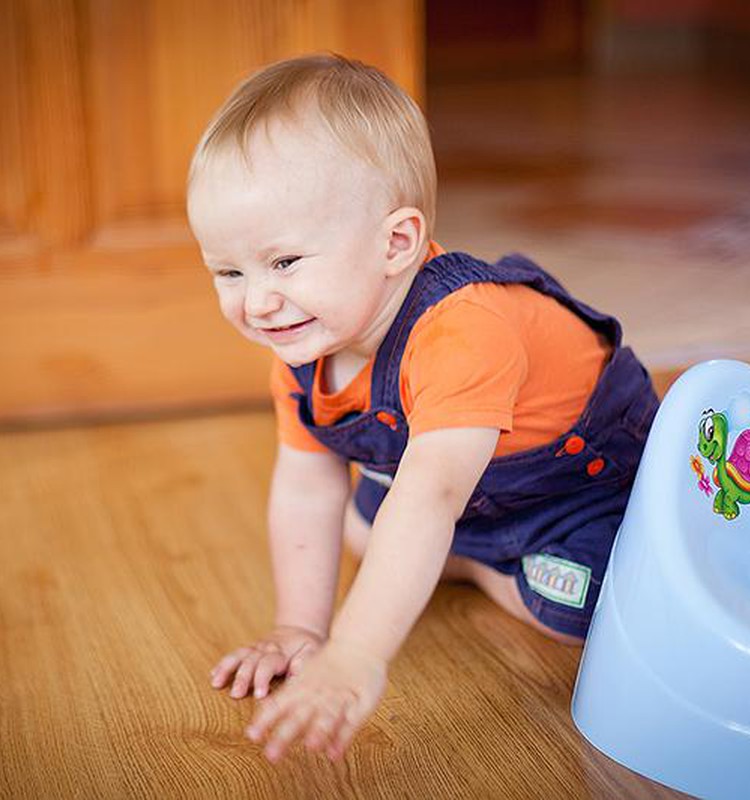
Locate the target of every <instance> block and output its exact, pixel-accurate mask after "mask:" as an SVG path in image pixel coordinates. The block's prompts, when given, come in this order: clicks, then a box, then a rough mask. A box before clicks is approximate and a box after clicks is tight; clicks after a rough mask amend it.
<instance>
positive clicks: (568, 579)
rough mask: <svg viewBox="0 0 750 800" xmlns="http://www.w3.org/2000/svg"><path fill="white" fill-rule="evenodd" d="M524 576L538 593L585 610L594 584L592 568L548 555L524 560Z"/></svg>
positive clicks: (538, 554)
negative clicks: (589, 592) (590, 585)
mask: <svg viewBox="0 0 750 800" xmlns="http://www.w3.org/2000/svg"><path fill="white" fill-rule="evenodd" d="M522 563H523V574H524V575H525V576H526V580H527V581H528V584H529V586H530V587H531V588H532V589H533V590H534V591H535V592H536V593H537V594H540V595H542V597H546V598H547V599H548V600H554V602H556V603H562V604H563V605H566V606H573V607H574V608H583V606H584V603H585V602H586V594H587V592H588V590H589V583H590V582H591V568H590V567H586V566H584V565H583V564H575V563H574V562H573V561H566V560H565V559H564V558H557V557H556V556H550V555H547V554H546V553H534V555H530V556H524V557H523V559H522Z"/></svg>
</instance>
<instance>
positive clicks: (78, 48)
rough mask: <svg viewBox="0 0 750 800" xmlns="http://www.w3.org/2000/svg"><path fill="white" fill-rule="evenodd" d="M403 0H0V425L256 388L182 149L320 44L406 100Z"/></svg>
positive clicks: (259, 357) (414, 63) (262, 373)
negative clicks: (217, 279) (207, 247)
mask: <svg viewBox="0 0 750 800" xmlns="http://www.w3.org/2000/svg"><path fill="white" fill-rule="evenodd" d="M421 15H422V9H421V4H420V2H416V1H415V0H372V2H368V3H366V4H364V3H363V4H358V3H350V2H348V1H347V0H273V1H272V0H244V1H243V2H240V0H220V1H218V2H217V0H192V1H191V2H186V1H185V0H26V1H25V2H24V1H23V0H0V67H2V69H3V73H2V74H3V75H4V81H3V82H2V84H0V102H2V108H3V109H4V112H3V123H2V127H1V128H0V168H1V169H2V186H1V187H0V376H2V377H1V378H0V387H1V388H0V422H4V423H6V424H8V423H10V424H18V423H23V422H27V421H30V420H36V419H61V418H81V417H90V416H98V415H112V414H133V413H135V414H144V413H149V412H150V411H154V410H163V409H174V408H187V407H214V406H215V407H220V406H226V405H229V404H237V403H243V402H248V401H262V400H266V399H267V397H268V390H267V372H268V365H269V354H268V352H267V351H265V350H263V349H262V348H259V347H257V346H254V345H251V344H249V343H247V342H245V341H244V340H242V339H241V337H240V336H239V335H238V334H236V333H235V332H234V331H232V329H231V328H230V327H229V326H228V325H227V324H226V323H225V322H224V321H223V320H222V319H221V318H220V315H219V312H218V307H217V306H216V303H215V301H214V299H213V295H212V289H211V286H210V281H209V280H208V276H207V273H206V271H205V270H204V269H203V267H202V266H201V263H200V256H199V253H198V248H197V246H196V245H195V243H194V242H193V240H192V238H191V236H190V233H189V230H188V227H187V223H186V219H185V212H184V184H185V175H186V171H187V166H188V163H189V159H190V155H191V152H192V149H193V147H194V146H195V143H196V142H197V140H198V137H199V135H200V133H201V131H202V129H203V128H204V126H205V125H206V123H207V121H208V119H209V118H210V116H211V114H212V113H213V111H214V110H215V108H216V107H217V106H218V104H219V103H220V102H221V101H222V99H223V98H224V97H225V96H226V94H227V93H228V92H229V91H230V90H231V88H232V87H233V86H234V85H235V84H236V83H237V82H238V81H239V80H240V79H241V78H242V77H244V76H245V75H247V74H248V73H249V72H251V71H252V70H254V69H256V68H258V67H259V66H261V65H262V64H264V63H268V62H270V61H273V60H276V59H279V58H284V57H288V56H292V55H295V54H298V53H302V52H308V51H312V50H323V49H332V50H336V51H339V52H343V53H345V54H347V55H352V56H355V57H359V58H363V59H365V60H368V61H370V62H372V63H375V64H377V65H378V66H380V67H381V68H383V69H385V70H386V71H387V72H388V73H389V74H390V75H392V76H393V77H394V78H395V79H396V80H397V81H399V82H400V83H401V84H402V85H403V86H404V87H405V88H406V89H407V90H409V91H410V92H412V93H415V94H416V95H417V96H421V94H422V58H421V52H422V45H421V41H420V38H421Z"/></svg>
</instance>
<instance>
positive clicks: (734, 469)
mask: <svg viewBox="0 0 750 800" xmlns="http://www.w3.org/2000/svg"><path fill="white" fill-rule="evenodd" d="M572 712H573V720H574V721H575V724H576V726H577V727H578V729H579V731H580V732H581V733H582V734H583V735H584V736H585V737H586V738H587V739H588V740H589V741H590V742H591V743H592V744H593V745H594V746H595V747H597V748H598V749H599V750H601V751H602V752H603V753H605V754H606V755H608V756H609V757H610V758H613V759H614V760H615V761H618V762H620V763H621V764H623V765H624V766H626V767H629V768H630V769H632V770H635V771H636V772H639V773H641V774H643V775H645V776H647V777H649V778H652V779H653V780H656V781H659V782H661V783H664V784H666V785H667V786H671V787H674V788H676V789H680V790H681V791H683V792H688V793H690V794H693V795H697V796H698V797H701V798H711V800H713V798H717V799H718V800H723V799H724V798H727V800H729V799H730V798H731V799H732V800H740V798H742V800H747V798H750V365H748V364H743V363H741V362H739V361H708V362H706V363H703V364H699V365H698V366H696V367H693V368H692V369H690V370H688V371H687V372H686V373H685V374H684V375H682V377H681V378H680V379H679V380H678V381H677V382H676V383H675V384H674V386H673V387H672V389H671V390H670V391H669V393H668V394H667V396H666V397H665V399H664V402H663V403H662V404H661V407H660V408H659V412H658V414H657V416H656V419H655V420H654V424H653V427H652V429H651V433H650V434H649V438H648V441H647V443H646V447H645V450H644V453H643V458H642V460H641V464H640V466H639V469H638V474H637V476H636V480H635V484H634V486H633V491H632V493H631V496H630V500H629V502H628V507H627V510H626V513H625V516H624V518H623V521H622V524H621V526H620V530H619V532H618V534H617V538H616V540H615V544H614V547H613V549H612V554H611V556H610V560H609V564H608V566H607V571H606V574H605V577H604V583H603V586H602V590H601V593H600V596H599V600H598V603H597V607H596V610H595V612H594V617H593V620H592V623H591V628H590V630H589V635H588V638H587V640H586V645H585V648H584V651H583V656H582V658H581V664H580V668H579V671H578V679H577V681H576V687H575V691H574V693H573V707H572Z"/></svg>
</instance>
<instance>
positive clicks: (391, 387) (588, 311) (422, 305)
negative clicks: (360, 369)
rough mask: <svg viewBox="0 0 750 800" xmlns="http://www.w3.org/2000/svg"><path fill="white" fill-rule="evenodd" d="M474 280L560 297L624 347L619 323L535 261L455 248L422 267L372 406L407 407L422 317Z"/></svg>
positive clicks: (377, 370) (389, 342)
mask: <svg viewBox="0 0 750 800" xmlns="http://www.w3.org/2000/svg"><path fill="white" fill-rule="evenodd" d="M471 283H502V284H524V285H527V286H530V287H531V288H533V289H535V290H537V291H539V292H541V293H543V294H547V295H550V296H551V297H554V298H555V299H556V300H558V301H559V302H560V303H562V304H563V305H564V306H566V307H567V308H569V309H570V310H571V311H573V312H574V313H575V314H576V315H577V316H579V317H581V318H582V319H583V320H584V321H585V322H587V324H589V325H590V326H591V327H592V328H594V329H595V330H596V331H597V332H599V333H602V334H604V335H605V336H606V337H607V338H608V339H609V340H610V341H611V342H612V344H613V345H614V347H615V348H618V347H619V346H620V343H621V340H622V330H621V328H620V324H619V323H618V321H617V320H616V319H615V318H614V317H611V316H609V315H607V314H601V313H600V312H598V311H595V310H594V309H593V308H591V307H589V306H587V305H585V304H584V303H581V302H579V301H578V300H576V299H575V298H573V297H571V295H570V294H568V292H567V291H566V290H565V289H564V288H563V286H562V285H561V284H560V283H559V282H558V281H557V280H556V279H555V278H553V277H552V276H551V275H550V274H549V273H547V272H545V271H544V270H543V269H542V268H541V267H539V266H538V265H537V264H535V263H534V262H533V261H531V260H530V259H528V258H526V257H525V256H522V255H520V254H516V253H514V254H511V255H507V256H504V257H503V258H501V259H500V260H499V261H497V262H496V263H494V264H488V263H486V262H484V261H481V260H479V259H476V258H474V257H473V256H470V255H468V254H467V253H460V252H452V253H445V254H443V255H441V256H437V257H436V258H433V259H431V260H430V261H428V262H427V263H426V264H425V265H424V266H423V267H422V269H421V270H420V272H419V273H418V275H417V277H416V278H415V280H414V283H413V284H412V286H411V289H410V290H409V293H408V295H407V297H406V300H405V301H404V303H403V304H402V306H401V309H400V311H399V313H398V315H397V316H396V319H395V321H394V322H393V324H392V325H391V328H390V330H389V331H388V334H387V336H386V338H385V340H384V341H383V343H382V344H381V346H380V348H379V350H378V353H377V356H376V360H375V365H374V368H373V380H372V406H373V407H375V406H387V407H391V408H395V409H398V410H399V411H402V410H403V409H402V408H401V400H400V392H399V373H400V367H401V359H402V357H403V354H404V349H405V348H406V343H407V340H408V338H409V334H410V333H411V330H412V328H413V327H414V325H415V323H416V322H417V320H418V319H419V318H420V317H421V316H422V314H424V313H425V312H426V311H427V310H428V309H429V308H431V307H432V306H434V305H436V304H437V303H439V302H440V301H441V300H442V299H443V298H444V297H446V296H447V295H449V294H451V293H452V292H455V291H457V290H458V289H461V288H463V287H464V286H467V285H468V284H471Z"/></svg>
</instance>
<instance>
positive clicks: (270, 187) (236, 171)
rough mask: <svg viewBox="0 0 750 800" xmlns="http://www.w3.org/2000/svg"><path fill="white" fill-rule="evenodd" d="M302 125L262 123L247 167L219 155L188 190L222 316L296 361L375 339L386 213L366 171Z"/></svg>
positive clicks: (311, 125) (382, 194) (381, 193)
mask: <svg viewBox="0 0 750 800" xmlns="http://www.w3.org/2000/svg"><path fill="white" fill-rule="evenodd" d="M301 124H302V125H303V129H302V130H300V126H299V125H295V127H294V128H293V127H291V126H290V124H289V123H284V122H281V121H272V122H271V123H269V126H268V131H267V133H266V131H265V130H264V128H263V126H261V127H260V129H259V130H258V131H256V132H255V133H254V134H253V136H252V138H251V140H250V142H249V152H250V153H251V162H250V167H249V169H248V166H247V164H246V163H245V162H244V161H243V159H242V157H241V155H240V154H239V153H237V152H227V153H225V154H222V155H220V156H217V157H216V158H215V159H213V160H211V161H210V163H209V164H208V165H207V166H205V167H204V168H203V169H202V171H201V172H199V174H198V175H197V176H196V177H195V179H194V181H193V184H192V186H191V188H190V193H189V198H188V214H189V217H190V224H191V227H192V229H193V233H194V234H195V236H196V238H197V239H198V242H199V244H200V246H201V250H202V253H203V258H204V260H205V263H206V265H207V266H208V269H209V270H210V272H211V273H212V275H213V278H214V285H215V287H216V291H217V293H218V297H219V303H220V306H221V310H222V313H223V314H224V316H225V317H226V318H227V319H228V320H229V322H231V323H232V325H234V327H235V328H237V330H238V331H239V332H240V333H242V334H243V335H244V336H245V337H246V338H248V339H250V340H252V341H260V342H261V343H263V344H266V345H268V346H270V347H272V348H273V349H274V351H275V352H276V353H277V354H278V355H279V356H280V357H281V358H282V359H283V360H284V361H286V362H287V363H288V364H291V365H293V366H297V365H299V364H304V363H308V362H310V361H314V360H316V359H318V358H320V357H322V356H324V355H330V354H332V353H335V352H339V351H342V350H346V349H350V350H352V351H353V352H357V353H360V354H361V353H364V352H365V351H366V350H367V349H368V344H369V343H371V342H372V341H373V340H374V339H377V338H378V334H379V332H380V331H381V329H382V327H383V325H384V317H385V316H387V314H388V311H387V309H388V305H389V304H388V300H389V292H390V286H389V282H388V278H387V276H386V273H385V269H386V260H385V256H386V252H387V248H388V226H387V222H386V220H387V217H388V215H389V212H390V211H392V210H393V201H392V200H391V199H390V198H389V194H388V191H387V189H386V188H385V187H384V185H383V184H382V182H381V181H380V179H379V176H378V174H377V172H376V171H375V170H373V169H372V168H370V167H369V166H367V165H366V164H364V163H361V162H360V161H358V160H357V159H355V158H353V157H351V156H349V155H348V154H347V153H343V152H341V149H340V148H337V147H336V146H335V144H334V143H333V142H332V141H331V140H330V139H329V138H328V137H327V136H326V135H325V134H324V133H323V132H322V130H321V128H320V123H319V122H316V121H314V120H313V121H309V122H306V123H301ZM380 338H382V336H380Z"/></svg>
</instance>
